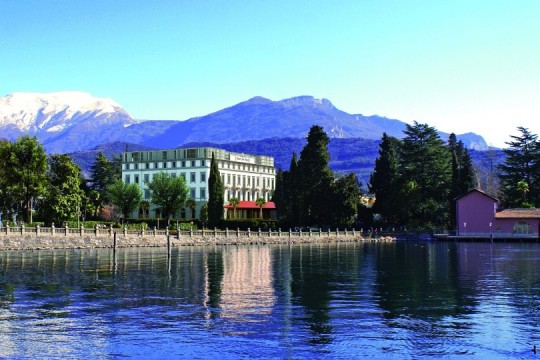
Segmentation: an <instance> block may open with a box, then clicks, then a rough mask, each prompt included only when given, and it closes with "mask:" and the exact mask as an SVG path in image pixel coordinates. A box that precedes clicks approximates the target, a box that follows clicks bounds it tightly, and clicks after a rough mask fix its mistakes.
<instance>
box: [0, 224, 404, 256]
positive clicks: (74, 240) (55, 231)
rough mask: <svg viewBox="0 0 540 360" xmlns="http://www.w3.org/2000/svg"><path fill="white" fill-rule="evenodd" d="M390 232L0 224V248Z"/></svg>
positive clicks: (357, 236)
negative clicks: (138, 228)
mask: <svg viewBox="0 0 540 360" xmlns="http://www.w3.org/2000/svg"><path fill="white" fill-rule="evenodd" d="M393 240H395V237H393V236H390V235H376V234H375V233H372V232H362V231H357V230H343V229H342V230H339V229H336V230H327V231H322V230H319V231H292V230H288V231H281V230H277V231H276V230H267V231H262V230H260V229H257V230H254V231H253V230H247V231H243V230H228V229H226V230H217V229H213V230H209V229H203V230H188V231H184V230H174V231H169V230H157V229H153V230H149V231H148V230H146V231H145V230H128V229H126V228H123V229H118V228H112V227H108V228H107V227H98V226H96V227H94V228H84V227H80V228H68V227H54V226H53V227H39V226H36V227H34V228H28V227H20V226H19V227H2V228H0V251H1V250H47V249H91V248H114V247H115V246H116V247H119V248H125V247H158V246H163V247H165V246H194V245H239V244H286V243H329V242H359V241H393Z"/></svg>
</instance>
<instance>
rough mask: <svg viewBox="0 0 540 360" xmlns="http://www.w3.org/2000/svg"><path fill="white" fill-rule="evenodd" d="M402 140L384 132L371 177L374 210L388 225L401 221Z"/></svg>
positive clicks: (370, 186) (370, 189)
mask: <svg viewBox="0 0 540 360" xmlns="http://www.w3.org/2000/svg"><path fill="white" fill-rule="evenodd" d="M399 146H400V141H399V140H398V139H396V138H395V137H392V136H388V135H387V134H386V133H383V136H382V141H381V143H380V144H379V157H378V158H377V159H376V160H375V168H374V171H373V174H371V176H370V179H369V183H370V185H369V191H370V192H371V193H372V194H374V195H375V204H374V205H373V211H374V212H375V213H379V214H381V216H382V217H383V219H384V220H385V221H386V223H387V224H388V225H395V224H397V223H399V219H400V217H399V215H400V213H401V212H400V208H401V205H402V200H401V197H400V192H401V184H402V181H400V175H399Z"/></svg>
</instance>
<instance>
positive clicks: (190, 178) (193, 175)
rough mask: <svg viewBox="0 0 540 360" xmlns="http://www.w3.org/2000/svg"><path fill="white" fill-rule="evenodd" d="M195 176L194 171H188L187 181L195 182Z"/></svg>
mask: <svg viewBox="0 0 540 360" xmlns="http://www.w3.org/2000/svg"><path fill="white" fill-rule="evenodd" d="M195 176H196V175H195V173H194V172H190V173H189V181H190V182H192V183H193V182H195Z"/></svg>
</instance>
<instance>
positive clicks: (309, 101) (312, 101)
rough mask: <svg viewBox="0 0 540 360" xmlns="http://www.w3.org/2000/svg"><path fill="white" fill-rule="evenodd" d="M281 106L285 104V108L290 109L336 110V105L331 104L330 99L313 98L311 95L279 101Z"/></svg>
mask: <svg viewBox="0 0 540 360" xmlns="http://www.w3.org/2000/svg"><path fill="white" fill-rule="evenodd" d="M279 103H280V104H283V105H285V106H289V107H295V106H311V107H322V108H330V109H333V108H335V107H334V105H333V104H332V103H331V102H330V100H328V99H324V98H322V99H317V98H315V97H313V96H309V95H303V96H296V97H293V98H290V99H283V100H281V101H279Z"/></svg>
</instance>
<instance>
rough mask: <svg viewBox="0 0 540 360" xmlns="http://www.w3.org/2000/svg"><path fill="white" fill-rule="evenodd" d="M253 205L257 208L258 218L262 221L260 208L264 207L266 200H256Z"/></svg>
mask: <svg viewBox="0 0 540 360" xmlns="http://www.w3.org/2000/svg"><path fill="white" fill-rule="evenodd" d="M255 205H257V206H258V207H259V217H260V218H261V219H262V218H263V213H262V208H263V206H264V205H266V200H265V199H264V198H262V197H260V198H258V199H257V200H255Z"/></svg>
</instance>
